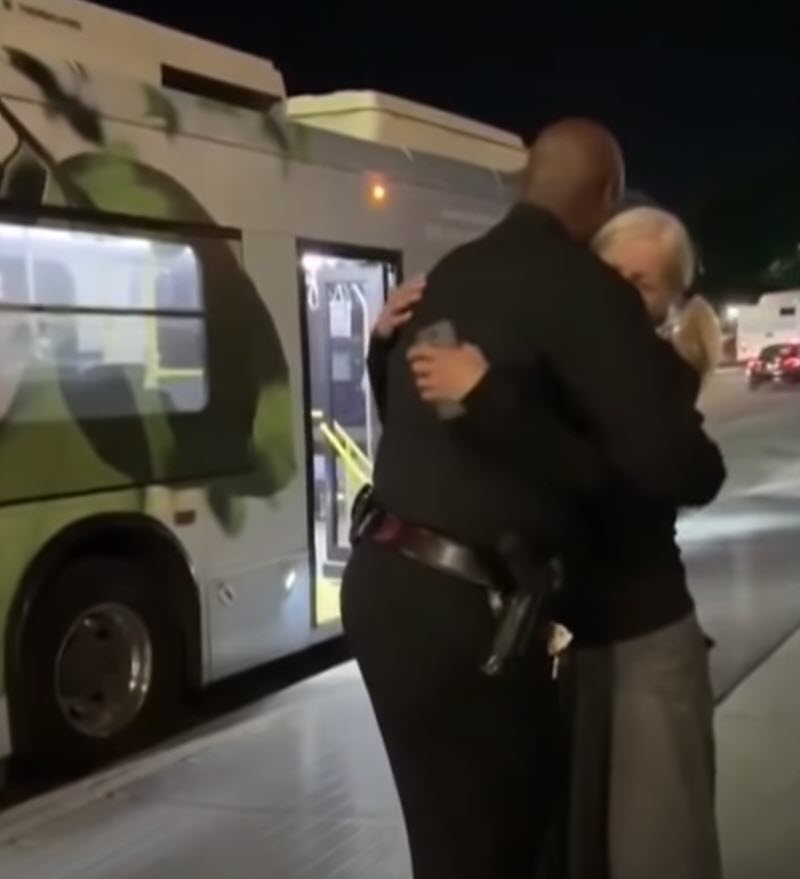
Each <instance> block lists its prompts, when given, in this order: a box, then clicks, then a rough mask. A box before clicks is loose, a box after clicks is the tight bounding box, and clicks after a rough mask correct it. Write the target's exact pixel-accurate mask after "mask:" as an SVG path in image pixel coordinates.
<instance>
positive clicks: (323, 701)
mask: <svg viewBox="0 0 800 879" xmlns="http://www.w3.org/2000/svg"><path fill="white" fill-rule="evenodd" d="M799 664H800V634H798V635H795V636H794V637H793V638H791V639H790V640H789V641H788V642H786V644H785V645H784V646H783V647H782V648H781V649H780V650H778V651H777V652H776V653H775V654H774V655H773V656H772V657H771V658H770V659H769V660H768V661H767V662H766V663H765V664H764V665H763V666H762V667H761V668H760V669H759V670H758V671H757V672H756V673H755V674H754V675H752V677H750V678H749V679H748V680H746V681H745V682H744V683H743V684H742V685H741V686H740V687H739V688H738V689H736V690H735V691H734V693H733V695H732V696H731V697H730V698H729V700H728V701H727V702H726V703H725V704H724V705H723V706H722V708H721V709H720V711H719V717H718V731H719V764H720V773H719V774H720V781H719V806H720V820H721V829H722V836H723V847H724V850H725V860H726V864H727V874H726V879H796V877H797V876H798V864H799V863H800V833H798V829H800V819H799V818H798V813H800V694H798V690H797V688H796V684H795V681H796V677H797V674H796V670H797V668H798V665H799ZM409 875H410V873H409V864H408V855H407V851H406V846H405V839H404V834H403V830H402V822H401V817H400V812H399V808H398V804H397V801H396V797H395V793H394V789H393V786H392V782H391V777H390V774H389V771H388V766H387V765H386V760H385V757H384V755H383V752H382V749H381V747H380V743H379V740H378V736H377V730H376V729H375V726H374V722H373V719H372V716H371V713H370V710H369V705H368V703H367V699H366V696H365V693H364V690H363V686H362V684H361V681H360V680H359V678H358V675H357V673H356V670H355V668H354V666H353V665H347V666H343V667H341V668H339V669H336V670H334V671H332V672H328V673H327V674H325V675H322V676H320V677H318V678H315V679H313V680H310V681H308V682H306V683H304V684H302V685H300V686H298V687H295V688H293V689H292V690H290V691H286V693H284V694H281V695H280V696H278V697H273V698H271V699H269V700H267V701H266V702H264V703H263V704H262V705H261V706H260V710H251V711H250V712H247V713H243V715H242V716H241V717H240V718H239V721H238V722H237V723H235V724H234V725H232V726H230V727H228V728H222V729H218V730H215V731H209V732H208V733H207V734H206V736H205V737H202V736H201V737H198V738H196V739H193V740H191V741H187V742H183V743H181V744H178V745H176V746H172V747H171V748H168V749H165V750H162V751H160V752H157V753H155V754H153V755H149V756H147V757H144V758H141V759H139V760H137V761H134V762H133V763H132V764H131V765H129V766H127V767H122V768H120V769H116V770H112V771H110V772H108V773H106V774H105V775H104V776H101V777H99V778H95V779H92V780H87V781H84V782H81V783H79V784H77V785H74V786H73V787H72V788H67V789H65V790H62V791H60V792H58V793H56V794H53V795H50V796H49V797H45V798H43V800H42V801H41V802H39V803H31V804H28V806H26V807H22V808H21V809H19V810H16V814H14V812H13V811H12V813H11V814H6V815H4V816H0V879H112V877H113V879H178V877H183V876H192V877H194V879H221V877H224V879H255V877H269V879H407V877H408V876H409ZM676 879H678V877H676Z"/></svg>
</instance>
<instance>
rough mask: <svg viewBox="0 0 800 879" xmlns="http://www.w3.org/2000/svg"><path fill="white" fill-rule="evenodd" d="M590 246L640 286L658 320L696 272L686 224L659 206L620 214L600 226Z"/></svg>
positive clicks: (629, 279)
mask: <svg viewBox="0 0 800 879" xmlns="http://www.w3.org/2000/svg"><path fill="white" fill-rule="evenodd" d="M592 246H593V247H594V249H595V251H596V253H597V254H598V256H599V257H600V258H601V259H602V260H604V261H605V262H607V263H608V264H609V265H611V266H613V267H614V268H615V269H616V270H617V271H618V272H619V273H620V274H621V275H622V276H623V277H624V278H626V279H627V280H628V281H630V283H631V284H633V285H634V286H635V287H637V288H638V289H639V291H640V292H641V294H642V297H643V298H644V301H645V305H646V306H647V310H648V311H649V312H650V314H651V315H652V317H653V320H654V321H655V322H656V323H661V322H663V321H664V320H665V319H666V318H667V316H668V314H669V311H670V308H671V307H672V306H673V305H676V304H677V303H678V302H679V301H680V300H681V299H682V298H683V296H684V294H685V293H686V291H687V290H688V289H689V287H690V286H691V283H692V280H693V278H694V273H695V255H694V249H693V248H692V243H691V240H690V238H689V234H688V232H687V231H686V227H685V226H684V225H683V223H681V221H680V220H679V219H678V218H677V217H676V216H674V215H673V214H670V213H667V212H666V211H662V210H659V209H658V208H651V207H639V208H631V210H627V211H623V212H622V213H620V214H617V215H616V216H615V217H613V218H612V219H611V220H609V221H608V222H607V223H606V224H605V225H604V226H603V227H602V228H601V229H600V231H599V232H598V233H597V235H596V236H595V238H594V241H593V242H592Z"/></svg>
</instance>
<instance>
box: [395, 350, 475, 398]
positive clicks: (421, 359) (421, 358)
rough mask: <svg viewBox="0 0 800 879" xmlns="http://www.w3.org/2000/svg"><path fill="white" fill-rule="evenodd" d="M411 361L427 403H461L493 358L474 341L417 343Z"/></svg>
mask: <svg viewBox="0 0 800 879" xmlns="http://www.w3.org/2000/svg"><path fill="white" fill-rule="evenodd" d="M408 362H409V364H410V366H411V372H412V373H413V375H414V381H415V382H416V385H417V390H418V391H419V394H420V396H421V397H422V399H423V400H424V401H425V402H426V403H460V402H461V401H462V400H463V399H464V397H466V396H467V394H469V393H470V391H472V390H473V389H474V388H475V387H476V385H477V384H478V383H479V382H480V380H481V379H482V378H483V377H484V376H485V375H486V373H487V372H488V371H489V362H488V361H487V360H486V358H485V357H484V356H483V352H482V351H481V350H480V348H476V347H475V346H474V345H459V346H458V347H457V348H435V347H433V346H432V345H425V344H421V345H415V346H414V347H413V348H411V349H409V352H408Z"/></svg>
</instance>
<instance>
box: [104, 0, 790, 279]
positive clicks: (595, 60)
mask: <svg viewBox="0 0 800 879" xmlns="http://www.w3.org/2000/svg"><path fill="white" fill-rule="evenodd" d="M104 5H107V6H113V7H116V8H119V9H125V10H127V11H129V12H133V13H135V14H139V15H142V16H145V17H147V18H152V19H154V20H158V21H161V22H163V23H165V24H169V25H171V26H174V27H177V28H179V29H181V30H185V31H189V32H193V33H196V34H198V35H201V36H204V37H207V38H210V39H212V40H214V41H217V42H223V43H228V44H230V45H233V46H236V47H239V48H242V49H244V50H246V51H249V52H253V53H255V54H260V55H264V56H266V57H268V58H270V59H272V60H273V61H274V62H275V64H276V66H277V67H278V68H279V69H280V70H281V72H282V73H283V74H284V76H285V79H286V83H287V88H288V90H289V92H290V93H295V94H296V93H300V92H325V91H332V90H335V89H343V88H372V89H376V90H380V91H385V92H389V93H392V94H397V95H401V96H404V97H408V98H412V99H415V100H419V101H422V102H424V103H429V104H432V105H435V106H439V107H442V108H445V109H449V110H453V111H455V112H458V113H462V114H465V115H468V116H471V117H474V118H478V119H482V120H484V121H486V122H490V123H493V124H496V125H498V126H500V127H502V128H507V129H510V130H513V131H516V132H518V133H520V134H522V135H523V136H525V137H529V136H530V135H531V134H532V133H533V132H535V131H536V130H537V129H538V128H539V127H541V126H542V125H543V124H544V123H546V122H548V121H550V120H552V119H554V118H558V117H560V116H563V115H567V114H569V115H572V114H582V115H590V116H594V117H596V118H599V119H601V120H603V121H605V122H606V123H608V124H609V125H610V126H611V127H612V128H613V129H614V130H615V132H616V133H617V134H618V135H619V137H620V138H621V140H622V142H623V145H624V147H625V149H626V153H627V155H628V160H629V174H630V182H631V185H632V186H633V187H635V188H636V189H639V190H643V191H645V192H646V193H648V194H649V195H650V196H652V197H653V198H655V199H656V200H657V201H659V202H661V203H663V204H665V205H666V206H668V207H671V208H674V209H677V210H679V211H680V212H681V213H682V214H683V215H684V216H685V217H687V219H688V220H689V221H690V223H691V224H692V226H693V228H694V229H695V232H696V234H697V236H698V237H699V238H701V239H702V240H703V242H704V245H705V250H706V251H707V255H706V262H707V267H708V269H709V273H710V276H711V278H710V280H711V281H712V282H713V284H714V285H719V284H723V285H726V284H727V285H730V284H732V283H735V284H738V285H739V286H742V287H746V286H748V284H753V283H756V280H755V278H756V275H759V274H763V273H764V272H765V271H767V266H768V264H769V263H771V262H774V260H775V259H778V258H780V257H784V258H785V257H786V253H787V248H789V249H790V250H791V248H792V247H793V246H796V243H797V242H798V241H800V205H798V200H800V48H798V47H800V15H798V12H797V11H795V9H793V4H792V3H779V2H775V0H764V2H761V3H758V2H752V0H751V2H747V3H744V4H741V3H740V4H736V3H734V2H729V3H725V4H723V3H707V2H700V0H698V2H695V3H692V4H689V3H680V2H661V3H650V2H647V0H638V2H616V3H615V2H606V3H589V2H586V3H578V2H575V0H573V2H571V3H570V2H560V3H559V2H557V0H555V2H548V3H541V2H540V3H537V2H528V3H491V4H490V3H469V2H463V3H461V4H459V5H458V6H457V7H454V12H452V13H450V12H448V11H446V8H445V7H444V5H443V4H438V5H437V4H433V3H429V4H427V5H423V4H418V5H417V4H413V3H407V2H402V3H400V2H392V0H389V2H385V0H384V2H383V3H380V2H373V3H354V2H351V3H337V2H335V0H319V2H311V0H296V2H293V3H280V4H279V3H275V2H273V3H261V4H258V5H256V4H254V3H248V2H245V0H226V2H224V3H219V2H217V3H213V4H209V5H208V6H206V7H202V6H201V5H200V4H199V3H196V2H192V3H188V2H179V0H160V2H147V0H139V2H136V0H127V2H126V0H105V2H104ZM795 5H797V6H799V7H800V3H798V4H795ZM776 198H777V201H778V202H780V204H776ZM796 206H797V207H796ZM773 215H774V216H773ZM787 224H788V225H787ZM779 227H780V228H779ZM718 239H719V240H718ZM719 251H724V252H726V253H728V254H733V253H734V252H736V253H737V256H736V258H735V259H734V263H735V265H733V266H732V267H730V268H725V267H723V266H719V265H718V263H719V261H720V258H719V255H718V252H719ZM797 271H798V282H800V264H798V266H797ZM723 276H724V277H723ZM728 276H731V277H728ZM745 276H747V277H745Z"/></svg>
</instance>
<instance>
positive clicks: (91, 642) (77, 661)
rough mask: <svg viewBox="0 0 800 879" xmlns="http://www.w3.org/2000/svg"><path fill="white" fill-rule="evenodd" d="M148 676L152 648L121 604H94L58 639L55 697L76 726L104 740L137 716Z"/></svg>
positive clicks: (137, 617) (138, 622) (135, 617)
mask: <svg viewBox="0 0 800 879" xmlns="http://www.w3.org/2000/svg"><path fill="white" fill-rule="evenodd" d="M152 677H153V647H152V643H151V641H150V635H149V632H148V630H147V626H146V624H145V622H144V620H143V619H142V617H141V616H140V615H139V614H138V613H137V612H136V611H134V610H132V609H131V608H129V607H126V606H125V605H123V604H114V603H109V604H98V605H95V606H94V607H91V608H89V609H88V610H86V611H84V612H83V613H81V615H80V616H79V617H77V618H76V619H75V621H74V622H73V624H72V625H71V626H70V628H69V629H68V631H67V634H66V635H65V636H64V639H63V640H62V642H61V646H60V647H59V650H58V653H57V655H56V665H55V691H56V700H57V702H58V706H59V708H60V709H61V713H62V714H63V715H64V718H65V719H66V721H67V723H69V725H70V726H71V727H72V728H73V729H74V730H76V731H77V732H79V733H81V734H82V735H84V736H89V737H90V738H95V739H105V738H109V737H111V736H113V735H115V734H116V733H118V732H119V731H120V730H122V729H124V728H125V727H126V726H128V725H129V724H130V723H131V722H132V721H133V720H134V719H135V718H136V716H137V715H138V714H139V712H140V711H141V709H142V706H143V705H144V703H145V700H146V699H147V695H148V693H149V692H150V685H151V682H152Z"/></svg>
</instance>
